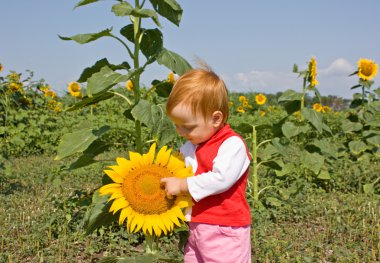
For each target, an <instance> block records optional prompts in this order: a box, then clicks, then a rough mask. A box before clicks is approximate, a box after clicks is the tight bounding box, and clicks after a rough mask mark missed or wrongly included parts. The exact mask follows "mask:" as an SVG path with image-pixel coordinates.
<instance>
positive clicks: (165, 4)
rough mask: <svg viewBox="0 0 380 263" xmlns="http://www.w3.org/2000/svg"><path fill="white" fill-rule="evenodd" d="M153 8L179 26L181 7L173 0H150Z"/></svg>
mask: <svg viewBox="0 0 380 263" xmlns="http://www.w3.org/2000/svg"><path fill="white" fill-rule="evenodd" d="M150 2H151V4H152V5H153V8H154V10H156V11H157V13H159V14H160V15H161V16H163V17H165V18H166V19H168V20H169V21H170V22H172V23H174V24H175V25H177V26H179V23H180V21H181V18H182V12H183V10H182V8H181V6H180V5H179V4H178V3H177V1H175V0H150Z"/></svg>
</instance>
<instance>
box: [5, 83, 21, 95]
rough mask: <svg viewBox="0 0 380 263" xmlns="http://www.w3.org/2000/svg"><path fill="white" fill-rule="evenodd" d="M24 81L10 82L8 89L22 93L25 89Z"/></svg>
mask: <svg viewBox="0 0 380 263" xmlns="http://www.w3.org/2000/svg"><path fill="white" fill-rule="evenodd" d="M22 86H23V85H22V83H16V82H11V83H9V86H8V89H9V91H10V92H11V93H15V92H20V93H22V92H23V91H24V90H23V89H22Z"/></svg>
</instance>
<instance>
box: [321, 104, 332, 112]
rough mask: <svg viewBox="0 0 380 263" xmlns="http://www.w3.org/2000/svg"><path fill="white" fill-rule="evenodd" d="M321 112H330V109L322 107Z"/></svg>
mask: <svg viewBox="0 0 380 263" xmlns="http://www.w3.org/2000/svg"><path fill="white" fill-rule="evenodd" d="M322 112H331V108H330V107H329V106H327V105H326V106H322Z"/></svg>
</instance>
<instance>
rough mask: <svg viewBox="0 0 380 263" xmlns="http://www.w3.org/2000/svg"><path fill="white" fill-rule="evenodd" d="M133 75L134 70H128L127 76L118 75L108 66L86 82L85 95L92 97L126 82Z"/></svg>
mask: <svg viewBox="0 0 380 263" xmlns="http://www.w3.org/2000/svg"><path fill="white" fill-rule="evenodd" d="M134 74H135V71H134V70H130V71H129V72H128V74H127V75H122V74H119V73H117V72H115V71H113V70H112V69H110V68H109V67H108V66H104V67H102V68H101V70H100V71H99V72H96V73H94V74H93V75H92V76H91V77H90V78H89V79H88V81H87V95H88V96H89V97H92V96H93V95H96V94H98V93H100V92H104V91H107V90H109V89H110V88H112V87H113V86H114V85H116V84H118V83H120V82H124V81H127V80H128V79H130V78H131V76H132V75H134Z"/></svg>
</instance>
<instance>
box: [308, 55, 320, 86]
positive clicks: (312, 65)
mask: <svg viewBox="0 0 380 263" xmlns="http://www.w3.org/2000/svg"><path fill="white" fill-rule="evenodd" d="M308 81H309V83H310V87H314V86H316V85H318V80H317V61H316V60H315V57H312V58H311V59H310V61H309V79H308Z"/></svg>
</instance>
